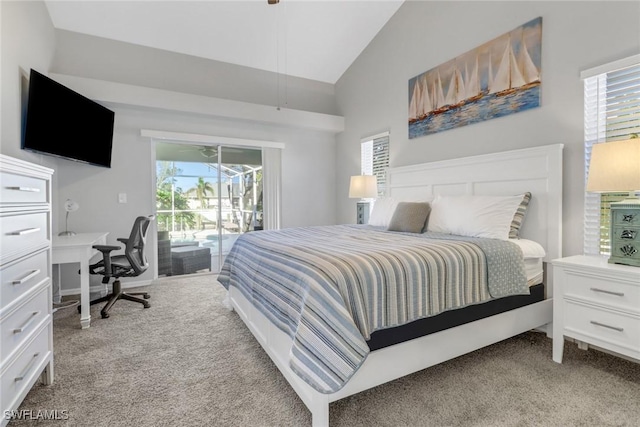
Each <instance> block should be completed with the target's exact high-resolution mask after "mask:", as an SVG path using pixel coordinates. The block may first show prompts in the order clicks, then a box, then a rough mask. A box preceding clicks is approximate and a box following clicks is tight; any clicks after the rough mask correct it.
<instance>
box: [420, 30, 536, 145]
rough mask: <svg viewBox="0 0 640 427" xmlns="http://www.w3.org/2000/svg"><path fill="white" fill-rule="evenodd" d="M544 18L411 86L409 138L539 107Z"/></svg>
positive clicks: (430, 74)
mask: <svg viewBox="0 0 640 427" xmlns="http://www.w3.org/2000/svg"><path fill="white" fill-rule="evenodd" d="M541 44H542V17H539V18H536V19H534V20H532V21H530V22H527V23H526V24H524V25H522V26H520V27H518V28H516V29H514V30H513V31H510V32H508V33H506V34H503V35H502V36H500V37H497V38H495V39H493V40H491V41H489V42H487V43H485V44H483V45H481V46H479V47H477V48H475V49H473V50H471V51H469V52H467V53H465V54H463V55H460V56H458V57H456V58H454V59H452V60H450V61H448V62H445V63H444V64H441V65H439V66H437V67H435V68H432V69H431V70H429V71H425V72H424V73H422V74H419V75H417V76H415V77H413V78H412V79H410V80H409V138H410V139H412V138H417V137H420V136H424V135H429V134H432V133H436V132H441V131H444V130H449V129H454V128H457V127H461V126H466V125H469V124H472V123H477V122H480V121H483V120H489V119H493V118H496V117H502V116H506V115H508V114H513V113H517V112H520V111H524V110H528V109H531V108H535V107H539V106H540V85H541V80H540V75H541V72H542V66H541Z"/></svg>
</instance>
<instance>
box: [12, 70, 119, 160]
mask: <svg viewBox="0 0 640 427" xmlns="http://www.w3.org/2000/svg"><path fill="white" fill-rule="evenodd" d="M113 119H114V113H113V111H111V110H109V109H108V108H106V107H103V106H102V105H100V104H98V103H97V102H94V101H92V100H90V99H89V98H86V97H84V96H82V95H80V94H79V93H77V92H74V91H73V90H71V89H69V88H68V87H65V86H63V85H61V84H60V83H58V82H56V81H54V80H52V79H50V78H49V77H47V76H45V75H42V74H40V73H39V72H37V71H35V70H31V73H30V77H29V100H28V104H27V117H26V121H25V130H24V139H23V141H22V148H23V149H25V150H30V151H35V152H39V153H44V154H50V155H53V156H58V157H63V158H66V159H70V160H76V161H79V162H85V163H89V164H92V165H96V166H103V167H107V168H110V167H111V145H112V142H113Z"/></svg>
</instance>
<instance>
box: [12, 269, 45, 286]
mask: <svg viewBox="0 0 640 427" xmlns="http://www.w3.org/2000/svg"><path fill="white" fill-rule="evenodd" d="M38 274H40V270H33V271H32V272H31V273H29V274H27V275H26V276H24V277H23V278H22V279H19V280H14V281H13V282H11V284H12V285H22V284H23V283H24V282H27V281H29V280H30V279H33V278H34V277H35V276H37V275H38Z"/></svg>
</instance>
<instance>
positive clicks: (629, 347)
mask: <svg viewBox="0 0 640 427" xmlns="http://www.w3.org/2000/svg"><path fill="white" fill-rule="evenodd" d="M552 264H553V286H554V288H553V360H554V361H555V362H558V363H562V353H563V350H564V338H565V337H569V338H573V339H575V340H576V341H578V347H579V348H581V349H583V350H586V349H588V347H589V345H593V346H595V347H598V348H601V349H604V350H609V351H611V352H614V353H617V354H621V355H624V356H627V357H629V358H632V359H637V360H640V268H639V267H633V266H627V265H618V264H609V263H608V262H607V258H606V257H601V256H586V255H578V256H572V257H567V258H560V259H556V260H553V261H552Z"/></svg>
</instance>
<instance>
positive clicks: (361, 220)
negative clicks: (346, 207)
mask: <svg viewBox="0 0 640 427" xmlns="http://www.w3.org/2000/svg"><path fill="white" fill-rule="evenodd" d="M368 223H369V202H358V204H357V207H356V224H368Z"/></svg>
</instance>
